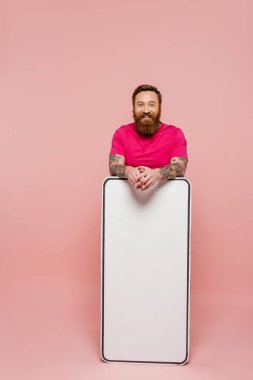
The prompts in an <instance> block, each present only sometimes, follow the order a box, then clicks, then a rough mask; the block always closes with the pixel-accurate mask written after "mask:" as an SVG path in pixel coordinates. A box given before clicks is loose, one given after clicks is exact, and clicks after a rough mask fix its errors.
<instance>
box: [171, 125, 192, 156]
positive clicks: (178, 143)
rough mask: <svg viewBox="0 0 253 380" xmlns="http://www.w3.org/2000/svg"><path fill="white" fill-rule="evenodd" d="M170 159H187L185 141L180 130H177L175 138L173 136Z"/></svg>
mask: <svg viewBox="0 0 253 380" xmlns="http://www.w3.org/2000/svg"><path fill="white" fill-rule="evenodd" d="M171 157H184V158H188V156H187V141H186V139H185V137H184V134H183V132H182V131H181V129H180V128H178V130H177V133H176V136H175V140H174V143H173V146H172V150H171Z"/></svg>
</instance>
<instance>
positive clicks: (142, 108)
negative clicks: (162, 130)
mask: <svg viewBox="0 0 253 380" xmlns="http://www.w3.org/2000/svg"><path fill="white" fill-rule="evenodd" d="M160 115H161V107H160V105H159V99H158V95H157V94H156V93H155V92H154V91H142V92H139V94H137V95H136V98H135V103H134V107H133V117H134V121H135V124H136V127H137V131H138V132H139V133H141V134H143V135H153V134H154V133H155V131H156V130H157V128H158V127H159V120H160Z"/></svg>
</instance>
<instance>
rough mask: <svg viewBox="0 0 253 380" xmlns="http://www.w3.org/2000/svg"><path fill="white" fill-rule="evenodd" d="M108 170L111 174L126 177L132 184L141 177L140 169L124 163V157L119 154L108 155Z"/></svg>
mask: <svg viewBox="0 0 253 380" xmlns="http://www.w3.org/2000/svg"><path fill="white" fill-rule="evenodd" d="M109 170H110V174H111V175H112V176H114V175H115V176H117V177H123V178H127V179H128V181H129V182H130V183H131V185H133V186H135V184H136V183H137V182H138V181H139V179H140V178H141V173H140V171H139V170H138V169H137V168H134V167H133V166H129V165H125V157H124V156H121V155H119V154H111V155H110V156H109Z"/></svg>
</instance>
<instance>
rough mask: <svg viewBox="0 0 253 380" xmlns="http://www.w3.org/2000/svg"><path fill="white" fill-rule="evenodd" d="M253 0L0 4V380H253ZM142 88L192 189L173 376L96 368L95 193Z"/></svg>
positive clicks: (145, 369) (162, 371)
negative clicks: (182, 325)
mask: <svg viewBox="0 0 253 380" xmlns="http://www.w3.org/2000/svg"><path fill="white" fill-rule="evenodd" d="M252 13H253V3H252V1H251V0H240V1H239V0H238V1H233V0H213V1H212V0H167V1H166V0H156V1H155V0H128V1H127V2H123V1H119V0H105V1H103V0H100V1H98V0H92V1H91V0H89V1H85V0H82V1H81V0H79V1H78V0H71V1H70V0H61V1H60V0H58V1H56V0H43V1H42V0H37V1H36V0H5V1H3V0H2V1H1V9H0V54H1V61H0V62H1V63H0V64H1V67H0V105H1V110H0V125H1V132H0V144H1V148H0V194H1V206H0V208H1V214H0V223H1V239H0V241H1V243H0V244H1V266H0V272H1V273H0V286H1V287H0V289H1V296H0V303H1V304H0V310H1V311H0V318H1V325H0V351H1V352H0V378H1V379H4V380H9V379H17V380H23V379H25V380H30V379H33V380H42V379H43V380H44V379H49V380H51V379H52V380H58V379H59V380H73V379H74V380H79V379H89V380H93V379H121V380H124V379H127V380H128V379H134V380H135V379H136V380H137V379H138V380H142V379H143V380H144V379H145V380H149V379H150V380H151V379H152V380H154V379H165V378H171V379H175V380H177V379H185V378H187V379H194V380H198V379H201V380H205V379H236V380H238V378H242V379H244V380H246V379H252V378H253V369H252V364H251V362H252V353H253V352H252V351H253V349H252V344H253V324H252V320H253V308H252V306H253V299H252V264H253V255H252V253H253V249H252V248H253V247H252V236H251V235H252V213H253V210H252V208H253V206H252V204H253V202H252V199H251V194H252V179H251V177H252V174H251V172H252V169H251V166H252V154H251V150H252V138H253V128H252V122H253V112H252V89H253V77H252V67H253V53H252V48H253V44H252V42H253V24H252ZM142 83H151V84H154V85H156V86H158V88H159V89H160V90H161V92H162V94H163V113H162V120H163V121H164V122H169V123H171V124H175V125H177V126H179V127H181V128H182V129H183V131H184V133H185V135H186V136H187V139H188V145H189V156H190V160H189V166H188V170H187V177H188V178H189V179H190V180H191V182H192V186H193V202H192V203H193V212H192V296H191V351H190V352H191V355H190V364H189V365H187V366H185V367H173V366H165V365H152V364H149V365H134V364H105V363H102V362H100V359H99V319H100V314H99V311H100V209H101V183H102V180H103V179H104V177H106V176H107V175H108V169H107V168H108V164H107V156H108V151H109V149H110V141H111V137H112V133H113V131H114V130H115V129H116V128H117V127H118V126H119V125H121V124H123V123H127V122H131V121H132V118H131V95H132V92H133V90H134V88H135V87H136V86H137V85H139V84H142Z"/></svg>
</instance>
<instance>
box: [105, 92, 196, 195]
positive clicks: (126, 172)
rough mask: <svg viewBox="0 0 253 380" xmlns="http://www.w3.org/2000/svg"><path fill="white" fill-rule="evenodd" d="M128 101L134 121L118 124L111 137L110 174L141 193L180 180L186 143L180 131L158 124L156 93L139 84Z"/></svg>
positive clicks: (157, 94)
mask: <svg viewBox="0 0 253 380" xmlns="http://www.w3.org/2000/svg"><path fill="white" fill-rule="evenodd" d="M132 102H133V118H134V121H135V122H134V123H130V124H127V125H122V126H121V127H120V128H118V129H117V130H116V132H115V133H114V135H113V139H112V147H111V151H110V156H109V169H110V174H111V175H115V176H118V177H126V178H127V179H128V181H129V182H130V184H131V185H133V186H134V187H135V188H137V189H139V190H142V191H143V190H146V189H148V188H149V187H151V186H153V185H154V184H155V183H157V182H158V181H166V180H168V179H173V178H175V177H183V176H184V173H185V170H186V166H187V161H188V158H187V142H186V139H185V137H184V134H183V132H182V131H181V129H180V128H177V127H175V126H173V125H168V124H165V123H163V122H161V121H160V116H161V103H162V96H161V93H160V91H159V90H158V89H157V88H156V87H154V86H151V85H141V86H139V87H137V88H136V89H135V91H134V93H133V95H132Z"/></svg>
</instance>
